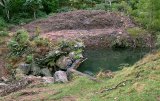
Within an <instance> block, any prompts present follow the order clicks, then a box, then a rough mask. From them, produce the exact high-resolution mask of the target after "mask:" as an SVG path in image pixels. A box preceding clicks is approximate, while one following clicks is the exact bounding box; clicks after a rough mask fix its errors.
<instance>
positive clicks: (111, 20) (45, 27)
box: [12, 10, 135, 46]
mask: <svg viewBox="0 0 160 101" xmlns="http://www.w3.org/2000/svg"><path fill="white" fill-rule="evenodd" d="M134 26H135V25H134V24H133V23H132V21H131V20H130V18H129V17H127V16H125V15H124V14H122V13H115V12H107V11H102V10H79V11H72V12H67V13H59V14H56V15H53V16H49V17H48V18H45V19H39V20H36V21H33V22H30V23H28V24H26V25H23V26H20V27H17V28H13V29H12V31H15V30H17V29H18V28H22V27H23V28H25V29H27V30H28V31H29V32H30V33H34V32H35V30H36V29H37V28H38V29H40V33H41V34H42V35H43V36H45V37H48V38H50V39H52V40H53V41H55V40H57V39H59V38H60V39H62V38H67V39H68V38H69V39H75V38H81V39H83V40H84V42H85V44H86V45H87V46H88V45H89V46H92V45H94V46H95V45H97V46H99V45H107V43H106V42H107V41H106V40H103V39H106V38H107V37H108V35H115V34H118V33H120V34H121V33H122V34H123V35H126V34H127V33H126V31H125V30H126V28H129V27H134ZM96 37H98V38H96ZM102 37H103V39H102ZM105 37H106V38H105ZM95 38H96V40H94V39H95ZM99 39H100V40H99ZM102 40H103V41H102Z"/></svg>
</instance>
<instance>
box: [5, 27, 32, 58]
mask: <svg viewBox="0 0 160 101" xmlns="http://www.w3.org/2000/svg"><path fill="white" fill-rule="evenodd" d="M28 43H29V35H28V32H26V31H25V30H19V31H17V32H16V35H15V36H14V37H13V39H12V40H11V41H10V42H9V43H8V48H9V50H10V55H11V56H18V57H19V56H22V55H23V54H24V53H25V51H26V49H27V47H28Z"/></svg>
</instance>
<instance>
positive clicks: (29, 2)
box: [24, 0, 43, 19]
mask: <svg viewBox="0 0 160 101" xmlns="http://www.w3.org/2000/svg"><path fill="white" fill-rule="evenodd" d="M24 5H25V6H26V7H27V8H28V9H29V10H31V11H32V12H33V16H34V18H35V19H36V12H37V11H38V10H39V9H41V8H43V6H42V0H26V2H25V3H24Z"/></svg>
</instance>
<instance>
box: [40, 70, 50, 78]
mask: <svg viewBox="0 0 160 101" xmlns="http://www.w3.org/2000/svg"><path fill="white" fill-rule="evenodd" d="M41 74H42V75H43V76H47V77H51V76H52V74H51V71H50V70H49V69H48V68H43V69H41Z"/></svg>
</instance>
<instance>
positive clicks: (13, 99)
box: [3, 87, 59, 101]
mask: <svg viewBox="0 0 160 101" xmlns="http://www.w3.org/2000/svg"><path fill="white" fill-rule="evenodd" d="M58 93H59V92H57V91H55V90H54V89H51V88H46V87H34V88H26V89H24V90H21V91H18V92H15V93H12V94H10V95H8V96H6V97H4V98H3V100H4V101H46V100H47V99H48V98H47V97H48V96H49V95H56V94H58Z"/></svg>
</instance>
